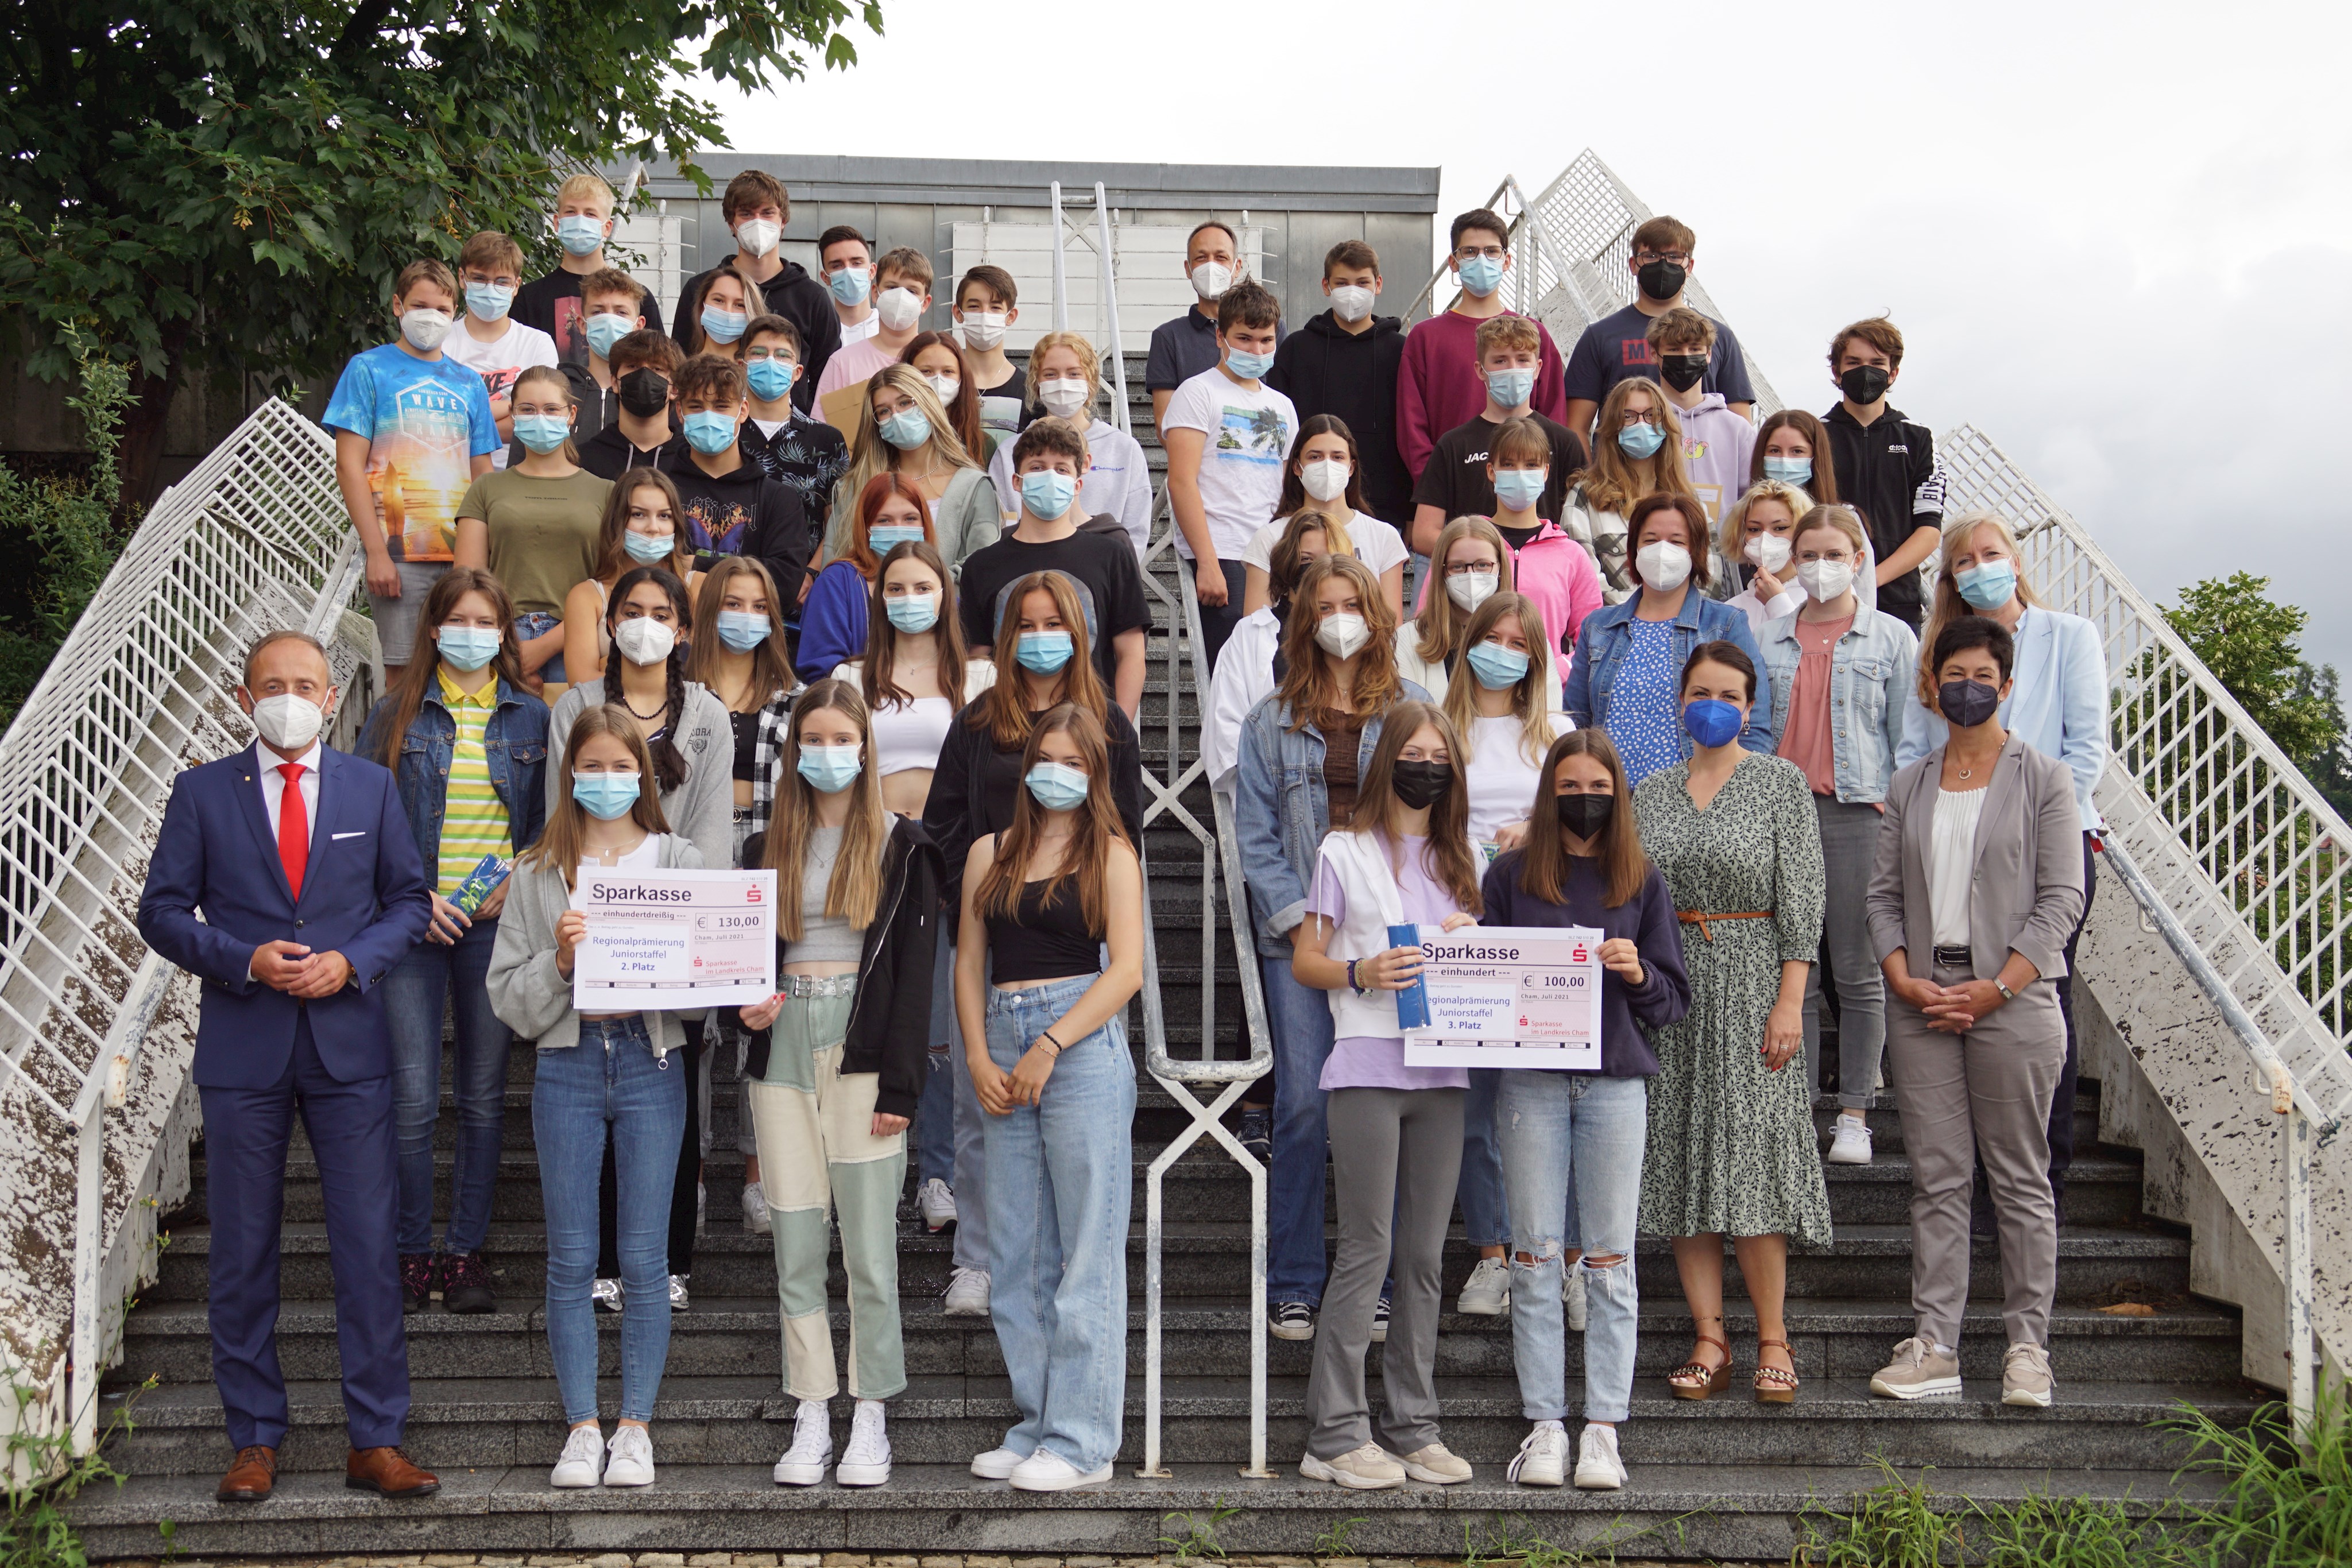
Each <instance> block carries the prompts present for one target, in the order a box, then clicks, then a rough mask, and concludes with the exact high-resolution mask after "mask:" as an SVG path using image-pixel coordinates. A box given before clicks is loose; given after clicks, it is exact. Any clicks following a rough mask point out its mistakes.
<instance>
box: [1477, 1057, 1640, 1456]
mask: <svg viewBox="0 0 2352 1568" xmlns="http://www.w3.org/2000/svg"><path fill="white" fill-rule="evenodd" d="M1501 1077H1502V1084H1501V1087H1500V1088H1499V1090H1498V1091H1497V1092H1496V1098H1495V1128H1496V1142H1497V1144H1498V1145H1500V1147H1501V1151H1502V1158H1503V1173H1504V1185H1505V1186H1507V1188H1508V1189H1509V1191H1510V1195H1511V1234H1512V1241H1511V1343H1512V1347H1513V1354H1512V1359H1513V1360H1514V1361H1515V1362H1516V1363H1517V1367H1518V1375H1519V1405H1520V1411H1521V1414H1523V1415H1525V1416H1527V1418H1528V1420H1530V1421H1559V1420H1565V1419H1566V1418H1567V1416H1568V1409H1569V1406H1568V1393H1567V1366H1568V1352H1567V1340H1566V1335H1565V1330H1564V1328H1563V1325H1562V1321H1561V1318H1562V1313H1561V1307H1560V1277H1561V1276H1560V1257H1561V1254H1562V1253H1563V1252H1565V1251H1569V1250H1572V1249H1575V1248H1576V1246H1577V1245H1578V1243H1579V1241H1581V1243H1582V1245H1583V1248H1584V1257H1583V1258H1582V1259H1580V1260H1579V1261H1578V1262H1577V1265H1576V1267H1577V1268H1578V1269H1579V1270H1582V1272H1583V1275H1584V1286H1585V1301H1586V1303H1587V1312H1589V1314H1590V1315H1589V1316H1588V1318H1587V1320H1586V1327H1585V1331H1584V1416H1585V1419H1586V1420H1588V1421H1622V1420H1624V1419H1625V1418H1626V1417H1627V1416H1628V1415H1629V1414H1630V1413H1631V1409H1632V1402H1633V1347H1634V1337H1635V1331H1636V1329H1637V1328H1638V1326H1639V1319H1640V1314H1641V1292H1640V1290H1639V1289H1638V1287H1637V1285H1636V1283H1635V1281H1634V1277H1633V1231H1634V1226H1635V1222H1636V1220H1637V1218H1639V1216H1640V1213H1641V1207H1642V1152H1643V1146H1644V1145H1645V1144H1646V1142H1647V1140H1648V1137H1649V1103H1650V1085H1649V1081H1648V1080H1647V1079H1643V1078H1601V1077H1598V1076H1595V1075H1591V1074H1588V1073H1581V1072H1538V1071H1507V1072H1504V1073H1503V1074H1502V1075H1501ZM1569 1201H1572V1202H1573V1203H1574V1204H1575V1207H1574V1208H1573V1209H1572V1210H1570V1212H1572V1213H1573V1214H1574V1215H1575V1217H1576V1231H1577V1234H1576V1235H1574V1236H1567V1237H1563V1236H1562V1235H1561V1234H1560V1233H1559V1219H1560V1216H1561V1214H1562V1211H1563V1207H1564V1204H1565V1203H1566V1202H1569ZM1523 1252H1524V1253H1526V1254H1528V1256H1529V1257H1531V1258H1533V1259H1534V1261H1533V1262H1531V1263H1530V1262H1523V1261H1521V1260H1520V1258H1519V1254H1521V1253H1523ZM1595 1254H1598V1255H1600V1256H1601V1257H1609V1256H1612V1255H1614V1256H1615V1257H1617V1258H1619V1259H1621V1260H1622V1261H1620V1262H1618V1263H1616V1264H1614V1265H1612V1266H1611V1267H1609V1268H1605V1269H1596V1268H1594V1267H1593V1266H1592V1262H1591V1260H1592V1258H1593V1256H1594V1255H1595Z"/></svg>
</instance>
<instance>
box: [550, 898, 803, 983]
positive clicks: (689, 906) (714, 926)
mask: <svg viewBox="0 0 2352 1568" xmlns="http://www.w3.org/2000/svg"><path fill="white" fill-rule="evenodd" d="M573 907H574V908H577V909H578V910H580V911H581V912H582V913H583V914H584V915H586V916H587V917H588V936H587V938H586V939H585V940H584V941H583V942H582V943H581V944H580V951H579V955H578V957H577V958H576V960H575V961H574V962H573V964H572V1006H573V1007H574V1008H576V1009H579V1010H580V1011H582V1012H583V1013H625V1012H636V1011H645V1010H646V1009H656V1010H659V1011H664V1012H690V1011H694V1010H696V1009H701V1008H720V1007H750V1006H751V1005H753V1004H755V1003H759V1002H764V1001H766V1000H767V999H768V998H770V997H772V996H773V995H775V994H776V873H774V872H772V871H610V870H605V869H603V868H600V867H596V866H583V867H581V868H580V885H579V887H578V889H577V891H576V892H575V894H574V895H573Z"/></svg>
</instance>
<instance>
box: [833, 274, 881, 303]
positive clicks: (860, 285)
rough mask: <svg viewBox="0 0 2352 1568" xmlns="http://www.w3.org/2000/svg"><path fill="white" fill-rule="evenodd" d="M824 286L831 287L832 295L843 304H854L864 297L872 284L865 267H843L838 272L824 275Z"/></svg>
mask: <svg viewBox="0 0 2352 1568" xmlns="http://www.w3.org/2000/svg"><path fill="white" fill-rule="evenodd" d="M824 286H825V287H827V288H830V289H832V290H833V297H834V298H835V299H838V300H839V301H841V303H843V304H844V305H855V304H857V303H858V302H859V301H860V300H863V299H864V298H866V294H867V292H868V291H869V290H870V289H871V288H872V287H873V284H872V281H871V279H870V277H869V276H868V274H867V273H866V268H864V267H843V268H842V269H841V270H840V271H839V272H835V273H830V274H828V275H826V277H825V280H824Z"/></svg>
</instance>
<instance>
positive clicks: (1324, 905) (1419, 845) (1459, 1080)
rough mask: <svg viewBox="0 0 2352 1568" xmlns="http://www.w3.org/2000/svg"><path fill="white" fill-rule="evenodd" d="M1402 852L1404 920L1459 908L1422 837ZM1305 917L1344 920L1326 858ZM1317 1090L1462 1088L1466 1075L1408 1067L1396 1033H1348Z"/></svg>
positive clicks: (1341, 892) (1435, 919)
mask: <svg viewBox="0 0 2352 1568" xmlns="http://www.w3.org/2000/svg"><path fill="white" fill-rule="evenodd" d="M1400 842H1401V843H1402V846H1403V849H1404V875H1403V877H1402V880H1401V881H1400V882H1399V883H1397V892H1398V893H1399V894H1401V895H1402V898H1403V902H1404V917H1405V918H1406V919H1407V920H1410V921H1412V922H1413V923H1415V924H1417V925H1437V924H1438V923H1439V922H1441V921H1443V920H1444V918H1445V917H1446V916H1447V915H1458V914H1460V913H1461V909H1462V906H1461V905H1460V904H1455V903H1454V895H1453V894H1450V893H1448V892H1446V891H1445V887H1444V884H1443V883H1439V882H1436V881H1434V880H1433V879H1432V878H1431V876H1430V874H1429V868H1428V864H1427V851H1428V849H1429V841H1428V840H1427V839H1404V840H1402V841H1400ZM1307 914H1309V915H1323V916H1325V917H1326V918H1328V919H1329V920H1330V921H1331V922H1332V924H1333V925H1338V924H1339V922H1340V921H1342V920H1345V919H1346V918H1347V917H1348V892H1347V889H1345V888H1344V887H1342V886H1340V885H1339V873H1337V872H1336V871H1334V870H1332V868H1331V862H1329V861H1328V860H1325V861H1322V862H1320V863H1319V865H1318V869H1317V871H1316V875H1315V887H1314V890H1313V891H1312V892H1310V893H1309V894H1307ZM1318 1086H1319V1087H1320V1088H1322V1089H1324V1090H1326V1091H1328V1090H1332V1089H1467V1088H1469V1087H1470V1072H1469V1070H1468V1069H1467V1068H1462V1067H1407V1066H1406V1065H1405V1064H1404V1039H1403V1037H1402V1036H1401V1035H1393V1036H1390V1037H1388V1038H1385V1039H1383V1038H1381V1037H1380V1036H1378V1035H1349V1036H1346V1037H1344V1038H1342V1039H1340V1040H1334V1041H1333V1042H1332V1044H1331V1055H1330V1058H1329V1060H1328V1061H1325V1062H1324V1063H1323V1077H1322V1079H1321V1080H1320V1082H1319V1085H1318Z"/></svg>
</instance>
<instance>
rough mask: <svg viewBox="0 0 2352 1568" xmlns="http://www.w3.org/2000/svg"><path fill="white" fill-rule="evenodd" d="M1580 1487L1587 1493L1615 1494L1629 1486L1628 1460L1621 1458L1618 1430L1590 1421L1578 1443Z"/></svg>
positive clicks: (1577, 1466) (1578, 1480) (1578, 1483)
mask: <svg viewBox="0 0 2352 1568" xmlns="http://www.w3.org/2000/svg"><path fill="white" fill-rule="evenodd" d="M1576 1484H1577V1485H1578V1486H1580V1487H1581V1488H1583V1489H1584V1490H1586V1491H1615V1490H1618V1489H1619V1488H1620V1487H1622V1486H1623V1485H1624V1484H1625V1461H1624V1460H1622V1459H1621V1458H1618V1457H1617V1428H1616V1427H1603V1426H1601V1424H1600V1423H1599V1422H1597V1421H1588V1422H1586V1423H1585V1427H1584V1436H1582V1437H1579V1438H1578V1439H1577V1440H1576Z"/></svg>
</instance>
